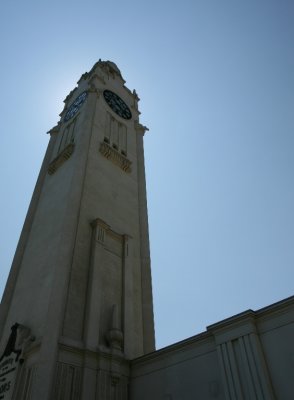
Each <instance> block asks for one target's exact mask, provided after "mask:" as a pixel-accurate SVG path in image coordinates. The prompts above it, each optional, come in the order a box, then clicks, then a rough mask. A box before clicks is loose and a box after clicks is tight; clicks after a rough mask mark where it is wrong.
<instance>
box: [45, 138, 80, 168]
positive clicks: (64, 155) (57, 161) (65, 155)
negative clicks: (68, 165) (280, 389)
mask: <svg viewBox="0 0 294 400" xmlns="http://www.w3.org/2000/svg"><path fill="white" fill-rule="evenodd" d="M74 149H75V145H74V143H70V144H69V145H67V146H66V147H65V148H64V149H63V150H62V152H61V153H59V154H58V156H57V157H55V158H54V160H53V161H52V162H51V163H50V164H49V167H48V174H49V175H53V174H54V173H55V171H56V170H57V169H58V168H59V167H60V166H61V165H62V164H63V163H64V162H65V161H66V160H68V159H69V158H70V157H71V155H72V153H73V152H74Z"/></svg>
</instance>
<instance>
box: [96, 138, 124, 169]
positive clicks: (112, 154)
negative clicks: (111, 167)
mask: <svg viewBox="0 0 294 400" xmlns="http://www.w3.org/2000/svg"><path fill="white" fill-rule="evenodd" d="M99 150H100V153H101V154H102V155H103V156H104V157H105V158H107V159H108V160H110V161H112V162H113V163H114V164H115V165H117V166H119V167H120V168H121V169H122V170H123V171H125V172H131V165H132V162H131V161H130V160H129V159H128V158H127V157H125V156H124V155H122V154H121V153H119V152H118V151H117V150H115V149H114V148H112V147H111V146H109V144H107V143H105V142H102V143H101V144H100V149H99Z"/></svg>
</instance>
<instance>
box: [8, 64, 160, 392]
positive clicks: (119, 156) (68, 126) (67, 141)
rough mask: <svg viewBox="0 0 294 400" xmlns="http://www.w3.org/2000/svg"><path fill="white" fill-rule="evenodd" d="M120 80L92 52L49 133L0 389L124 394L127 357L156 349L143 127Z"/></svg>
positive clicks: (20, 250) (12, 282) (12, 303)
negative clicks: (10, 372)
mask: <svg viewBox="0 0 294 400" xmlns="http://www.w3.org/2000/svg"><path fill="white" fill-rule="evenodd" d="M124 84H125V81H124V79H123V78H122V75H121V73H120V70H119V69H118V68H117V66H116V65H115V64H114V63H112V62H110V61H106V62H104V61H101V60H99V61H98V62H97V63H96V64H95V65H94V67H93V68H92V70H91V71H90V72H88V73H85V74H83V75H82V77H81V78H80V80H79V81H78V86H77V87H76V88H75V89H74V90H73V91H72V92H71V93H70V94H69V95H68V96H67V98H66V99H65V107H64V110H63V111H62V113H61V114H60V117H61V118H60V121H59V123H58V125H57V126H56V127H54V128H53V129H51V131H50V132H49V133H50V142H49V145H48V149H47V152H46V155H45V158H44V161H43V165H42V168H41V171H40V174H39V177H38V181H37V184H36V187H35V191H34V194H33V197H32V200H31V204H30V207H29V210H28V214H27V217H26V220H25V223H24V227H23V230H22V233H21V237H20V240H19V244H18V247H17V250H16V254H15V257H14V261H13V264H12V268H11V271H10V275H9V278H8V281H7V285H6V288H5V292H4V295H3V299H2V303H1V308H0V338H1V348H0V351H1V352H2V353H1V354H3V356H2V359H1V361H2V364H3V365H2V364H1V361H0V370H1V368H2V366H3V368H6V367H5V365H6V364H7V363H8V361H5V360H6V359H5V357H8V358H7V360H8V359H9V357H10V358H11V357H12V358H13V362H14V363H15V371H14V372H13V373H14V376H13V378H11V379H10V377H9V376H8V375H7V374H6V375H5V374H4V375H3V376H4V378H5V379H6V381H5V385H6V386H5V387H4V386H3V387H4V389H3V393H4V394H3V396H6V397H1V396H0V398H1V399H17V400H22V399H25V400H40V399H42V400H51V399H54V400H78V399H83V400H94V399H99V400H104V399H122V400H123V399H127V387H128V376H129V363H128V361H129V360H131V359H134V358H136V357H138V356H141V355H144V354H146V353H148V352H151V351H153V350H154V348H155V344H154V324H153V306H152V288H151V273H150V256H149V239H148V220H147V202H146V186H145V168H144V152H143V136H144V133H145V131H146V130H147V128H146V127H144V126H143V125H141V124H140V122H139V114H140V113H139V110H138V101H139V98H138V96H137V94H136V92H135V91H133V92H132V91H130V90H129V89H128V88H127V87H126V86H125V85H124ZM9 351H10V353H9ZM1 354H0V356H1ZM9 354H10V355H9ZM11 355H12V356H11ZM3 357H4V358H3ZM16 358H17V360H16ZM5 362H6V364H5ZM1 371H2V370H1ZM1 371H0V372H1ZM3 371H6V370H3ZM9 379H10V381H9ZM9 382H10V383H9Z"/></svg>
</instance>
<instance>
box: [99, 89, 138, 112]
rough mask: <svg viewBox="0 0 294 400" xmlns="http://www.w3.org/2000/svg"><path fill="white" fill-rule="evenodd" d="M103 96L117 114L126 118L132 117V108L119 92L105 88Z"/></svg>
mask: <svg viewBox="0 0 294 400" xmlns="http://www.w3.org/2000/svg"><path fill="white" fill-rule="evenodd" d="M103 96H104V99H105V101H106V103H107V104H108V105H109V107H110V108H111V109H112V110H113V111H114V112H115V113H116V114H117V115H119V116H120V117H121V118H124V119H131V118H132V113H131V110H130V109H129V107H128V106H127V105H126V103H125V102H124V101H123V100H122V99H121V98H120V97H119V96H118V95H117V94H115V93H113V92H112V91H111V90H104V92H103Z"/></svg>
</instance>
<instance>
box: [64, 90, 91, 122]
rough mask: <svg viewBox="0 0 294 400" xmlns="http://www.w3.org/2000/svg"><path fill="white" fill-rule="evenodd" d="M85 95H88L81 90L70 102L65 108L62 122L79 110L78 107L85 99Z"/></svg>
mask: <svg viewBox="0 0 294 400" xmlns="http://www.w3.org/2000/svg"><path fill="white" fill-rule="evenodd" d="M87 95H88V94H87V92H83V93H81V94H80V95H79V96H78V97H77V98H76V100H75V101H74V102H73V103H72V105H71V106H70V107H69V109H68V110H67V113H66V114H65V117H64V122H66V121H68V120H69V119H71V118H72V117H73V116H74V115H75V114H76V113H77V112H78V111H79V109H80V107H81V106H82V104H83V103H84V101H85V100H86V98H87Z"/></svg>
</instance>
